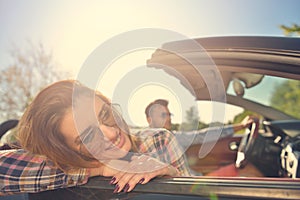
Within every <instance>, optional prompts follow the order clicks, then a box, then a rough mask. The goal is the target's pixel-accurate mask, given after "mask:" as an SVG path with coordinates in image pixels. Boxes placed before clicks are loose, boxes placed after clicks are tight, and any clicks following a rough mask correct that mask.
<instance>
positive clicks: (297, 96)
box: [271, 80, 300, 119]
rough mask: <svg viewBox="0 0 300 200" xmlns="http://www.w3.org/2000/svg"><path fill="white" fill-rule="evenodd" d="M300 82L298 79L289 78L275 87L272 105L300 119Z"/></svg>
mask: <svg viewBox="0 0 300 200" xmlns="http://www.w3.org/2000/svg"><path fill="white" fill-rule="evenodd" d="M297 105H300V83H299V81H296V80H287V81H285V82H283V83H281V84H279V85H277V86H276V87H275V89H274V92H273V94H272V97H271V106H272V107H274V108H276V109H278V110H281V111H283V112H284V113H287V114H289V115H291V116H294V117H296V118H298V119H300V108H299V106H297Z"/></svg>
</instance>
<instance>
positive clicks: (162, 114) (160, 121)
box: [148, 105, 171, 130]
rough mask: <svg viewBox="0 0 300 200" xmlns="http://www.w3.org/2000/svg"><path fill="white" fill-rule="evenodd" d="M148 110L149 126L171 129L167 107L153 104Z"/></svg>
mask: <svg viewBox="0 0 300 200" xmlns="http://www.w3.org/2000/svg"><path fill="white" fill-rule="evenodd" d="M151 109H152V110H150V117H149V119H148V122H149V126H150V127H151V128H165V129H168V130H171V113H170V111H169V109H168V107H165V106H162V105H155V106H153V108H151Z"/></svg>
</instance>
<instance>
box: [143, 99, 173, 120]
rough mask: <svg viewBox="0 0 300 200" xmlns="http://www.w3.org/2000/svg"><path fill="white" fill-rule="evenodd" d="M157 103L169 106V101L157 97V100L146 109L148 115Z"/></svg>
mask: <svg viewBox="0 0 300 200" xmlns="http://www.w3.org/2000/svg"><path fill="white" fill-rule="evenodd" d="M157 105H161V106H164V107H168V105H169V101H168V100H165V99H156V100H155V101H153V102H151V103H150V104H149V105H148V106H147V107H146V109H145V114H146V117H150V114H151V110H152V109H153V108H154V107H155V106H157Z"/></svg>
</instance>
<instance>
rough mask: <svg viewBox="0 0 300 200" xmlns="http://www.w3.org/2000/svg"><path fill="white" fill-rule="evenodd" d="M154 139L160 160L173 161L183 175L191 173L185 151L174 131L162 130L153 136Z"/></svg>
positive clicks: (173, 164)
mask: <svg viewBox="0 0 300 200" xmlns="http://www.w3.org/2000/svg"><path fill="white" fill-rule="evenodd" d="M153 140H154V142H153V143H154V146H155V149H156V153H157V154H158V158H159V160H161V161H162V162H165V163H171V164H172V166H174V167H175V168H177V169H178V171H179V172H180V175H181V176H190V175H191V172H190V170H189V167H188V165H187V161H186V158H185V155H184V152H183V150H182V148H181V146H180V145H179V144H178V142H177V139H176V138H175V136H174V134H173V133H171V132H170V131H167V130H160V131H159V132H158V133H156V134H155V135H154V136H153Z"/></svg>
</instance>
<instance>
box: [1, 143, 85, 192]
mask: <svg viewBox="0 0 300 200" xmlns="http://www.w3.org/2000/svg"><path fill="white" fill-rule="evenodd" d="M89 175H90V170H87V169H79V170H76V171H75V170H74V171H73V172H72V173H70V174H68V175H66V174H65V173H64V172H63V171H62V170H60V169H58V168H57V167H55V166H54V165H53V164H52V163H51V162H50V161H48V160H47V159H46V157H44V156H40V155H34V154H31V153H29V152H26V151H24V150H21V149H19V150H15V149H14V150H4V151H0V195H6V194H13V193H20V192H28V193H32V192H41V191H45V190H53V189H57V188H65V187H72V186H76V185H81V184H85V183H86V182H87V180H88V177H89Z"/></svg>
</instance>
